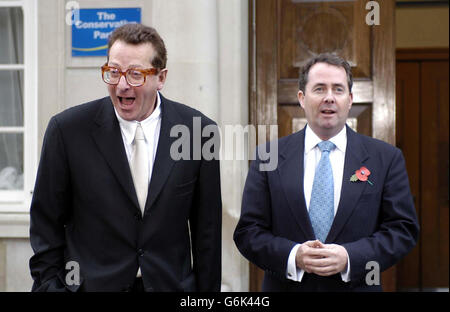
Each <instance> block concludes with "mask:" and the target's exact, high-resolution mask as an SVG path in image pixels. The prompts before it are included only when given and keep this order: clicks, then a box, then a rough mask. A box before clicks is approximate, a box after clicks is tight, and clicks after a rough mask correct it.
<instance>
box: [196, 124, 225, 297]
mask: <svg viewBox="0 0 450 312" xmlns="http://www.w3.org/2000/svg"><path fill="white" fill-rule="evenodd" d="M209 127H212V128H215V129H217V125H210V126H209ZM215 140H217V141H215ZM205 142H206V143H205ZM208 142H209V143H213V142H215V144H214V145H213V146H212V148H214V149H217V150H215V152H216V154H215V155H216V157H214V158H213V159H205V158H204V157H202V160H201V164H200V172H199V175H198V179H197V185H196V190H195V197H194V203H193V206H192V209H193V212H192V213H191V217H190V227H191V237H192V253H193V270H194V272H195V276H196V285H197V290H198V291H216V292H218V291H220V287H221V276H222V262H221V255H222V195H221V188H220V165H219V159H218V157H217V155H218V149H219V137H218V136H217V135H216V136H214V137H208V138H207V139H206V140H203V144H202V146H203V147H205V144H209V143H208ZM208 146H209V145H208Z"/></svg>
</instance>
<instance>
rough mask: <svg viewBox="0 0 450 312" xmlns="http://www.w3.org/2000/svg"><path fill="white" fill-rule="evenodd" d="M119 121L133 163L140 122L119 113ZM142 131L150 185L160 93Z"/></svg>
mask: <svg viewBox="0 0 450 312" xmlns="http://www.w3.org/2000/svg"><path fill="white" fill-rule="evenodd" d="M114 111H115V112H116V116H117V119H118V120H119V126H120V132H121V133H122V139H123V145H124V147H125V152H126V154H127V158H128V163H130V161H131V157H132V156H133V140H134V136H135V134H136V128H137V125H138V123H139V122H138V121H136V120H133V121H128V120H125V119H123V118H122V117H120V116H119V114H118V113H117V110H116V108H115V107H114ZM140 124H141V127H142V130H143V131H144V137H145V145H146V146H147V151H148V158H147V159H148V171H149V172H148V183H149V184H150V181H151V178H152V172H153V164H154V163H155V157H156V149H157V147H158V140H159V133H160V131H161V98H160V96H159V92H157V93H156V107H155V109H154V110H153V112H152V113H151V115H150V116H148V117H147V118H146V119H144V120H142V121H141V122H140ZM136 276H137V277H141V276H142V273H141V268H139V269H138V272H137V274H136Z"/></svg>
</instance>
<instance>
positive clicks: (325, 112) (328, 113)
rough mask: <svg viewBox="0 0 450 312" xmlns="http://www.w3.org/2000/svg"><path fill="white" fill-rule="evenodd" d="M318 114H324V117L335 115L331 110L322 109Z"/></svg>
mask: <svg viewBox="0 0 450 312" xmlns="http://www.w3.org/2000/svg"><path fill="white" fill-rule="evenodd" d="M320 112H321V113H322V114H326V115H332V114H334V113H336V112H335V111H334V110H331V109H322V110H321V111H320Z"/></svg>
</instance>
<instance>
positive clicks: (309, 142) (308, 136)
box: [305, 125, 347, 154]
mask: <svg viewBox="0 0 450 312" xmlns="http://www.w3.org/2000/svg"><path fill="white" fill-rule="evenodd" d="M329 141H330V142H333V143H334V145H336V148H337V149H339V150H340V151H341V152H344V153H345V149H346V148H347V127H346V126H344V127H343V128H342V130H341V131H339V133H338V134H336V135H335V136H334V137H332V138H331V139H329ZM320 142H322V140H321V139H320V138H319V137H318V136H317V135H316V134H315V133H314V131H312V129H311V128H310V127H309V125H306V130H305V154H308V153H309V152H310V151H311V150H312V149H313V148H315V147H316V146H317V144H318V143H320Z"/></svg>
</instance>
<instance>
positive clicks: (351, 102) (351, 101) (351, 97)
mask: <svg viewBox="0 0 450 312" xmlns="http://www.w3.org/2000/svg"><path fill="white" fill-rule="evenodd" d="M352 105H353V93H351V92H350V103H349V104H348V110H350V109H351V108H352Z"/></svg>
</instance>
